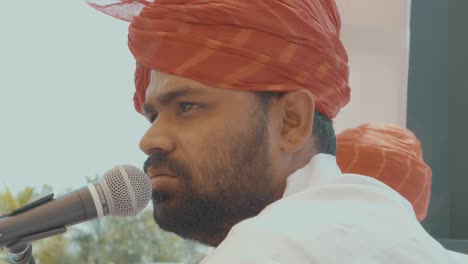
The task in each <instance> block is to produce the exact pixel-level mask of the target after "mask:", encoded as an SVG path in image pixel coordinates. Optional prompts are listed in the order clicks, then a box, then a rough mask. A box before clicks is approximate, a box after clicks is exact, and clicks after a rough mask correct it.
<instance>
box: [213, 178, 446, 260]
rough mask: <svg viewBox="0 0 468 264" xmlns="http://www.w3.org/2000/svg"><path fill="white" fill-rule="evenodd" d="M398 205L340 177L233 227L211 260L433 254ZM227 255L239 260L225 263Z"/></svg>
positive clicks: (383, 189) (364, 182) (384, 190)
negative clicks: (234, 253)
mask: <svg viewBox="0 0 468 264" xmlns="http://www.w3.org/2000/svg"><path fill="white" fill-rule="evenodd" d="M402 199H403V198H402V197H400V196H399V195H398V194H396V193H395V192H393V191H392V190H391V189H390V188H389V187H387V186H386V185H384V184H380V183H378V182H376V181H373V180H372V179H366V177H363V176H358V175H356V176H353V175H344V176H343V177H342V178H341V179H339V180H336V181H334V182H329V183H327V184H321V185H320V186H311V187H310V188H307V189H305V190H304V191H301V192H298V193H296V194H293V195H291V196H288V197H286V198H283V199H280V200H278V201H277V202H275V203H273V204H271V205H270V206H268V207H267V208H265V210H263V211H262V212H261V213H260V214H259V215H258V216H256V217H254V218H251V219H247V220H245V221H242V222H241V223H239V224H237V225H236V226H234V227H233V228H232V230H231V232H230V233H229V235H228V237H227V238H226V240H225V241H223V243H222V244H221V245H220V246H219V247H218V248H217V249H216V250H215V251H214V252H213V254H212V256H211V257H212V258H213V259H217V260H218V261H221V260H222V261H223V263H330V264H331V263H344V262H345V261H346V262H347V263H365V261H366V259H370V258H373V257H378V256H382V258H383V256H386V257H388V256H387V255H388V254H390V255H395V256H397V255H401V254H403V253H404V254H407V253H408V252H407V251H405V250H404V247H406V246H410V248H412V249H418V248H417V247H418V245H417V243H420V242H421V241H426V242H427V243H428V244H427V245H425V247H424V248H420V252H424V251H425V250H433V249H434V247H435V248H437V245H435V244H433V243H435V242H432V238H430V236H429V235H427V234H426V233H425V231H424V230H423V229H422V227H421V226H420V225H419V223H418V222H417V219H416V217H415V215H414V212H412V209H411V208H408V206H411V205H409V203H407V202H405V201H406V200H404V199H403V200H402ZM428 241H429V242H428ZM400 248H402V250H400ZM438 250H442V249H440V248H438ZM233 252H242V254H240V253H238V254H236V256H234V257H232V258H231V259H232V260H233V262H229V261H228V262H226V260H225V259H224V257H225V256H228V255H232V253H233ZM404 254H403V255H404ZM407 257H409V256H407ZM252 260H255V261H252ZM207 263H212V262H207ZM213 263H215V262H213ZM370 263H387V262H385V260H384V259H383V260H382V261H380V262H377V261H376V262H370ZM391 263H394V262H391ZM400 263H405V264H406V263H410V262H400ZM429 263H430V262H429ZM434 263H435V262H434Z"/></svg>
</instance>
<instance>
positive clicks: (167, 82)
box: [145, 70, 214, 101]
mask: <svg viewBox="0 0 468 264" xmlns="http://www.w3.org/2000/svg"><path fill="white" fill-rule="evenodd" d="M183 87H191V88H200V89H208V88H213V87H209V86H207V85H205V84H203V83H200V82H197V81H194V80H191V79H187V78H184V77H181V76H177V75H173V74H168V73H164V72H160V71H156V70H151V77H150V83H149V85H148V88H147V89H146V95H145V97H146V101H148V100H151V98H154V97H155V96H157V95H160V94H165V93H168V92H171V91H173V90H175V89H177V88H183ZM213 89H214V88H213Z"/></svg>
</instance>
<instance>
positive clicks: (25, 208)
mask: <svg viewBox="0 0 468 264" xmlns="http://www.w3.org/2000/svg"><path fill="white" fill-rule="evenodd" d="M53 199H54V194H53V193H51V194H49V195H46V196H44V197H42V198H39V199H37V200H36V201H34V202H31V203H28V204H27V205H25V206H23V207H20V208H18V209H15V210H13V211H11V212H9V213H8V214H5V215H2V216H0V219H2V218H5V217H10V216H14V215H17V214H21V213H22V212H26V211H28V210H29V209H32V208H34V207H36V206H39V205H41V204H45V203H48V202H50V201H52V200H53Z"/></svg>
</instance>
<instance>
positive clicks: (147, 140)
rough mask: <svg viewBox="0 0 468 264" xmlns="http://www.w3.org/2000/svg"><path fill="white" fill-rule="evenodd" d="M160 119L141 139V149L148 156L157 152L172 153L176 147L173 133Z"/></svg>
mask: <svg viewBox="0 0 468 264" xmlns="http://www.w3.org/2000/svg"><path fill="white" fill-rule="evenodd" d="M158 121H159V120H158ZM158 121H155V122H154V123H153V124H152V125H151V127H150V128H149V129H148V130H147V131H146V133H145V134H144V135H143V137H142V138H141V140H140V149H141V150H142V151H143V152H144V153H146V155H148V156H150V155H152V153H155V152H164V153H170V152H172V151H173V150H174V149H175V142H174V140H173V139H172V138H171V135H173V133H170V132H169V131H168V129H167V128H164V127H163V124H162V122H158Z"/></svg>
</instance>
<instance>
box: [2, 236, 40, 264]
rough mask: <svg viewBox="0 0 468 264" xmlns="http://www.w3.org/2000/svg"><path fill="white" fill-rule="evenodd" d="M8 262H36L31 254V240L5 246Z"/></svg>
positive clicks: (14, 263)
mask: <svg viewBox="0 0 468 264" xmlns="http://www.w3.org/2000/svg"><path fill="white" fill-rule="evenodd" d="M5 252H6V253H7V254H8V256H9V258H8V262H9V263H10V264H36V262H35V261H34V257H33V255H32V245H31V242H29V241H27V242H22V243H19V244H15V245H11V246H7V247H5Z"/></svg>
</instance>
